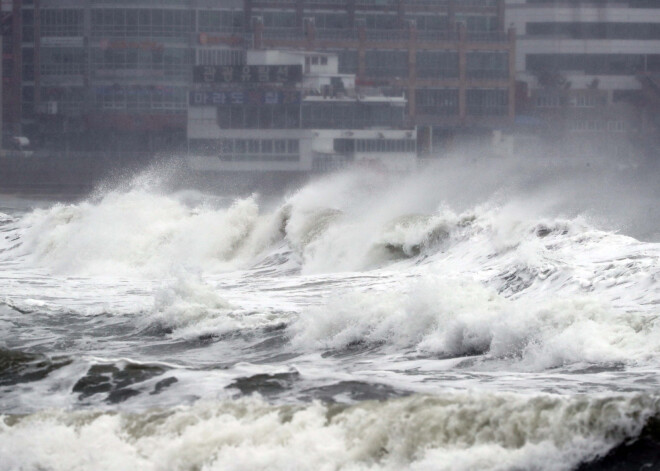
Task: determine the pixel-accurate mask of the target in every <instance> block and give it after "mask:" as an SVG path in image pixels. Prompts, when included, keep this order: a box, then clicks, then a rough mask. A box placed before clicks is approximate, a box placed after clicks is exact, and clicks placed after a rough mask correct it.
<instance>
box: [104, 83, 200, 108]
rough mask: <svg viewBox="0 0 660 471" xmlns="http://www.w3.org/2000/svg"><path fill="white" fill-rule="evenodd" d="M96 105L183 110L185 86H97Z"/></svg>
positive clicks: (185, 104)
mask: <svg viewBox="0 0 660 471" xmlns="http://www.w3.org/2000/svg"><path fill="white" fill-rule="evenodd" d="M94 96H95V100H96V106H97V107H98V108H100V109H103V110H127V111H150V110H153V111H160V112H162V111H185V110H186V109H187V96H188V89H187V88H185V87H165V88H160V87H97V88H96V89H95V90H94Z"/></svg>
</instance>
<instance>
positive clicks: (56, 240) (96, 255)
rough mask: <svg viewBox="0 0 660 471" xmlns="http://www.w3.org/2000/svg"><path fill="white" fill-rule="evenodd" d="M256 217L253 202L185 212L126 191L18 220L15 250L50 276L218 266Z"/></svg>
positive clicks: (159, 198) (174, 203)
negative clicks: (51, 273)
mask: <svg viewBox="0 0 660 471" xmlns="http://www.w3.org/2000/svg"><path fill="white" fill-rule="evenodd" d="M258 216H259V210H258V206H257V204H256V201H255V200H254V198H247V199H244V200H237V201H236V202H235V203H234V204H233V205H232V206H230V207H229V208H227V209H214V208H208V207H204V206H200V207H197V208H193V209H191V208H189V207H187V206H185V205H184V204H183V203H182V202H180V201H178V200H177V199H175V198H173V197H169V196H163V195H159V194H155V193H148V192H143V191H140V190H132V191H129V192H127V193H118V192H112V193H109V194H107V195H105V196H104V197H103V198H102V199H101V200H100V201H98V202H94V201H87V202H83V203H79V204H75V205H61V204H58V205H55V206H53V207H52V208H49V209H45V210H35V211H34V212H32V213H30V214H28V215H27V216H25V217H24V218H23V219H22V220H21V222H20V229H19V234H20V239H21V242H22V246H21V253H22V254H23V255H24V256H26V257H27V260H29V261H30V262H31V263H33V264H36V265H39V266H45V267H48V268H50V269H52V270H55V271H57V272H63V273H78V274H95V275H107V276H117V275H122V274H133V273H147V274H163V273H168V271H169V270H171V269H172V268H173V267H174V268H176V267H180V266H193V267H198V268H215V269H223V267H225V266H226V267H227V268H228V267H230V265H225V264H226V263H227V262H229V261H230V260H232V259H233V258H234V257H235V254H236V252H237V250H238V249H239V247H240V246H241V244H242V243H243V241H244V240H245V239H246V238H247V236H248V234H249V233H250V231H251V230H252V229H253V227H254V226H255V224H256V221H257V219H258Z"/></svg>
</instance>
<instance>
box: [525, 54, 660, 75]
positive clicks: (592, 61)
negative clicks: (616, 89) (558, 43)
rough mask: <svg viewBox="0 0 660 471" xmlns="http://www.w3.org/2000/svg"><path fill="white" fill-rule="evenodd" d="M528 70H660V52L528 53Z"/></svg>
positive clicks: (621, 72) (617, 72) (595, 72)
mask: <svg viewBox="0 0 660 471" xmlns="http://www.w3.org/2000/svg"><path fill="white" fill-rule="evenodd" d="M526 67H527V70H529V71H532V72H536V73H543V72H544V71H582V72H585V73H586V74H591V75H629V74H633V73H638V72H660V54H528V55H527V64H526Z"/></svg>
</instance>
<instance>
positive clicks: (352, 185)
mask: <svg viewBox="0 0 660 471" xmlns="http://www.w3.org/2000/svg"><path fill="white" fill-rule="evenodd" d="M587 163H589V165H587ZM656 175H657V169H655V168H652V169H650V168H649V169H646V168H639V167H635V166H630V165H629V164H622V163H616V164H614V163H611V164H605V163H603V162H600V163H597V164H594V163H593V161H587V160H580V159H577V160H567V161H565V162H563V163H561V164H549V163H547V162H545V163H543V162H540V161H537V160H529V161H528V160H523V159H516V160H486V161H483V160H475V159H471V158H465V156H459V157H457V158H449V159H446V160H444V161H441V162H439V163H438V164H437V165H436V166H435V167H432V168H429V169H426V170H425V171H423V172H420V173H419V174H415V175H409V176H404V177H396V176H392V175H383V174H378V173H372V172H368V171H347V172H345V173H340V174H336V175H331V176H327V177H324V178H321V179H318V180H316V181H313V182H311V183H309V184H307V185H305V186H304V187H302V188H300V189H297V190H295V191H291V192H290V193H288V194H286V195H285V196H278V197H267V196H264V195H256V194H255V195H252V196H248V197H238V198H236V197H231V196H229V195H225V194H223V193H222V190H221V189H220V190H219V194H220V196H219V195H218V194H210V193H203V192H200V191H194V190H172V189H171V186H170V185H169V184H168V183H169V182H168V178H165V177H163V176H162V175H161V174H160V173H159V172H156V171H153V172H145V173H144V174H142V175H140V176H139V177H137V178H135V179H134V180H133V181H132V182H129V183H126V184H122V185H110V184H108V185H106V186H105V187H104V188H103V189H99V190H97V191H96V192H95V193H94V194H93V195H91V196H89V197H87V198H85V199H82V200H80V201H78V202H75V203H55V202H48V201H37V200H26V199H22V198H17V197H11V198H10V197H7V196H5V197H2V196H0V414H2V415H0V470H16V469H21V470H51V469H52V470H77V469H80V470H82V469H99V470H101V469H102V470H125V469H144V470H150V469H153V470H163V469H166V470H215V469H218V470H255V469H269V470H270V469H282V470H291V469H296V470H307V469H309V470H338V469H341V470H366V469H369V470H377V469H390V470H398V469H416V470H422V469H424V470H427V469H428V470H443V469H446V470H477V469H479V470H482V469H493V470H523V469H524V470H570V469H577V468H578V467H579V466H580V465H581V464H584V463H589V462H594V463H595V464H593V465H592V466H593V468H591V467H586V465H585V467H584V468H582V469H614V468H612V466H614V465H615V464H620V461H621V460H620V456H619V455H617V451H620V450H623V449H625V447H626V445H627V444H630V443H633V442H635V440H637V442H636V443H637V444H640V445H639V447H638V448H636V449H634V450H635V453H634V454H633V455H631V456H629V457H628V458H626V460H623V461H624V464H623V466H624V467H623V468H617V469H640V466H641V465H644V464H645V463H653V464H652V466H658V463H660V461H658V459H657V452H655V451H653V450H657V443H658V436H657V432H656V431H655V430H656V425H654V424H657V419H658V417H660V415H658V414H659V413H660V395H658V388H659V386H660V377H659V375H658V373H659V372H660V319H659V314H660V311H659V307H658V306H660V284H659V283H660V245H659V244H658V234H660V229H659V227H658V220H659V218H658V207H657V206H658V205H657V201H658V193H657V192H658V190H657V178H655V176H656ZM613 450H614V451H613ZM654 453H655V455H654ZM654 459H655V461H653V460H654ZM617 460H619V461H617ZM636 460H637V461H636ZM639 460H641V461H639ZM644 460H646V461H644ZM608 466H610V467H608ZM647 469H656V468H653V467H651V468H647Z"/></svg>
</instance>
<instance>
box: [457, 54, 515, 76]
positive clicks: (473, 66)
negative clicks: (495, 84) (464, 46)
mask: <svg viewBox="0 0 660 471" xmlns="http://www.w3.org/2000/svg"><path fill="white" fill-rule="evenodd" d="M466 59H467V64H466V67H467V76H468V77H469V78H480V79H506V78H507V77H508V76H509V54H508V53H506V52H469V53H468V54H467V55H466Z"/></svg>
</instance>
